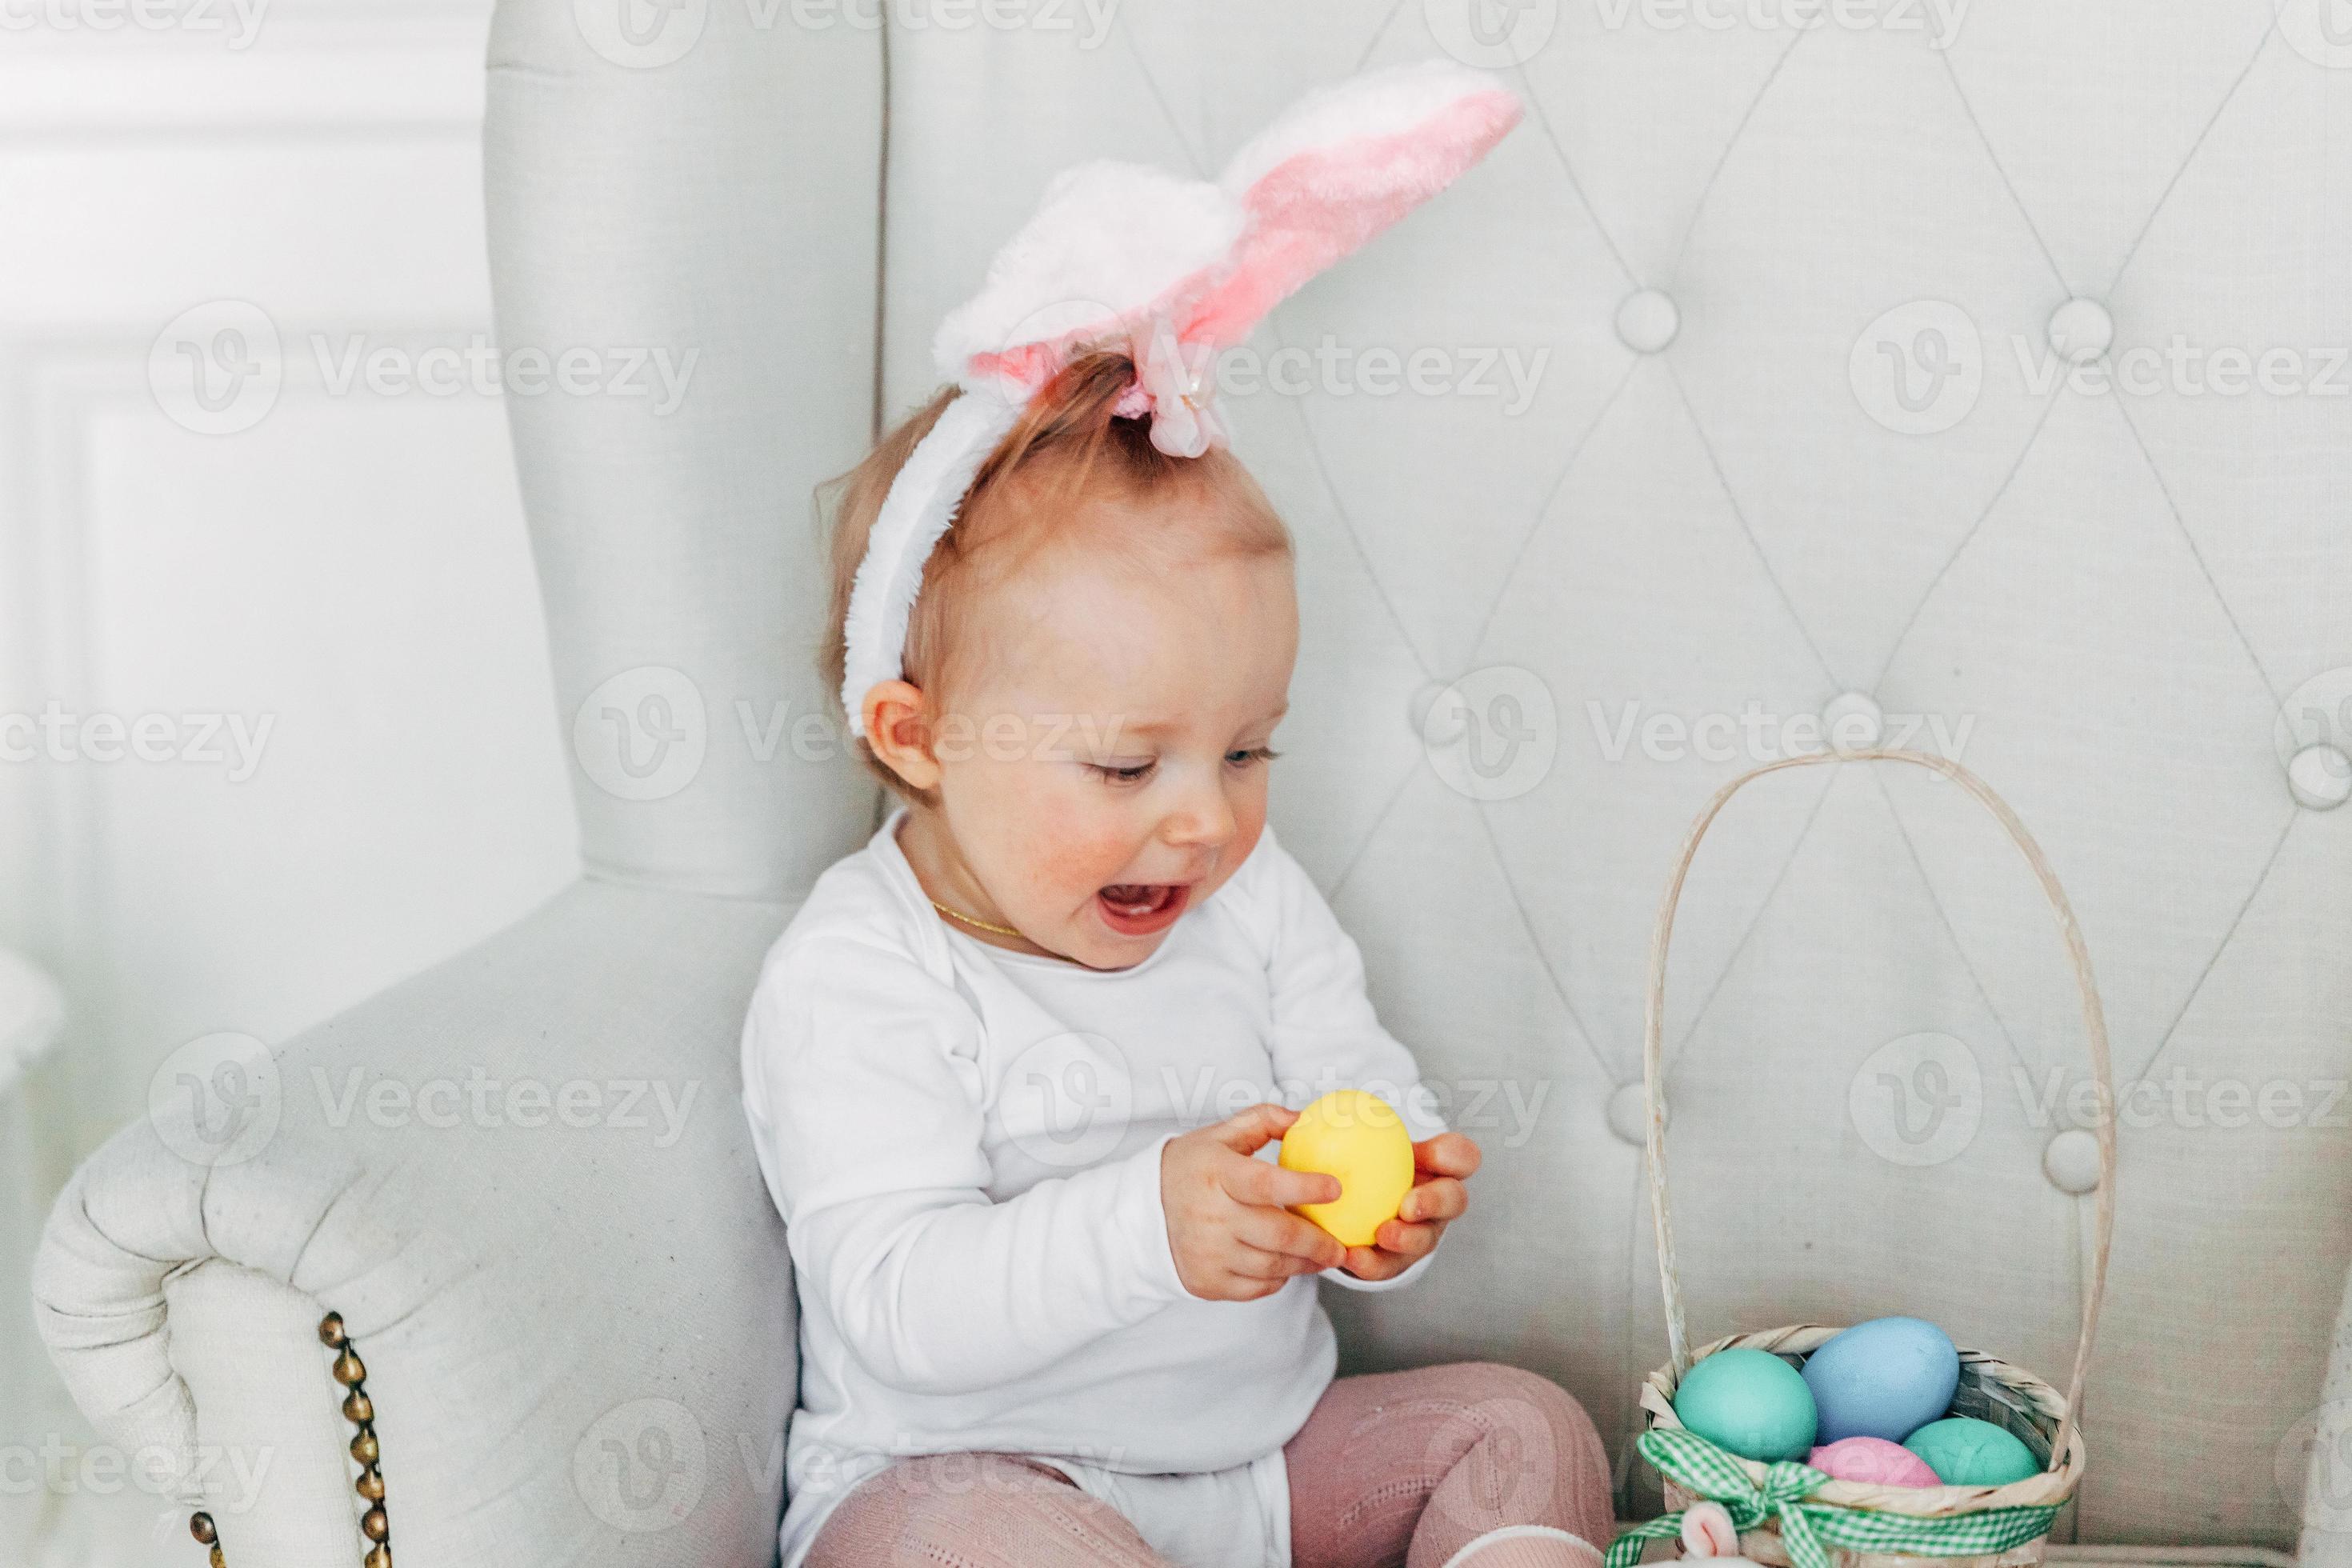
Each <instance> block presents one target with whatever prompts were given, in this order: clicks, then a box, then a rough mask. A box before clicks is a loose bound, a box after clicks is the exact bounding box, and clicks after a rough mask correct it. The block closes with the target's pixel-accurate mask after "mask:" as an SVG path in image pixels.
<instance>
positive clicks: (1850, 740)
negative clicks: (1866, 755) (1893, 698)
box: [1822, 691, 1886, 752]
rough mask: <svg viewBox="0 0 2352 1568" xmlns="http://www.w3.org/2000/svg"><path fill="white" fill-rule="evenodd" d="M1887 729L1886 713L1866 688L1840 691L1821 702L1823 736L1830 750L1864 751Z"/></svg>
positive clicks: (1873, 744) (1876, 742) (1876, 741)
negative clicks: (1882, 711) (1880, 708)
mask: <svg viewBox="0 0 2352 1568" xmlns="http://www.w3.org/2000/svg"><path fill="white" fill-rule="evenodd" d="M1885 731H1886V716H1885V714H1883V713H1881V712H1880V711H1879V710H1878V700H1877V699H1876V698H1874V697H1873V696H1871V695H1870V693H1869V692H1867V691H1841V692H1839V693H1838V694H1837V695H1836V696H1835V697H1832V698H1831V699H1830V700H1828V701H1827V702H1825V703H1823V704H1822V742H1823V743H1825V744H1826V745H1828V746H1829V747H1830V749H1831V750H1832V751H1839V752H1866V751H1869V750H1870V749H1871V748H1872V747H1874V746H1875V745H1877V744H1878V738H1879V737H1880V736H1881V735H1883V734H1885Z"/></svg>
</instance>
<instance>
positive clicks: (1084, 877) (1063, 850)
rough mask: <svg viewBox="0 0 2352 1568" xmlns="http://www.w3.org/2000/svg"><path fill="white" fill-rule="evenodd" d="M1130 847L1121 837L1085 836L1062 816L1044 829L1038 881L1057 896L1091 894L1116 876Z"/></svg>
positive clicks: (1125, 861)
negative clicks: (1074, 893)
mask: <svg viewBox="0 0 2352 1568" xmlns="http://www.w3.org/2000/svg"><path fill="white" fill-rule="evenodd" d="M1131 850H1132V846H1131V845H1130V844H1129V841H1128V840H1127V839H1126V838H1125V837H1118V838H1113V837H1109V836H1108V835H1102V834H1095V835H1088V834H1087V832H1086V831H1085V829H1084V828H1083V827H1081V826H1075V825H1073V824H1071V823H1070V822H1069V820H1068V818H1066V817H1065V818H1062V819H1060V820H1059V821H1058V822H1055V823H1053V824H1050V825H1048V826H1047V827H1046V829H1045V834H1044V847H1043V848H1042V849H1041V850H1040V851H1039V853H1038V856H1037V862H1036V864H1037V871H1038V880H1039V881H1040V882H1041V883H1043V884H1044V885H1045V888H1046V889H1049V890H1051V891H1054V892H1059V893H1069V892H1076V893H1087V894H1091V893H1092V892H1094V891H1095V889H1097V888H1100V887H1102V886H1103V885H1104V884H1105V883H1107V882H1108V881H1110V880H1111V879H1113V878H1114V877H1116V876H1118V872H1119V868H1121V867H1122V866H1124V865H1125V864H1126V863H1127V860H1128V857H1129V854H1130V852H1131Z"/></svg>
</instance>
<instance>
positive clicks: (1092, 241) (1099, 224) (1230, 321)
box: [841, 60, 1522, 737]
mask: <svg viewBox="0 0 2352 1568" xmlns="http://www.w3.org/2000/svg"><path fill="white" fill-rule="evenodd" d="M1521 112H1522V110H1521V105H1520V103H1519V100H1518V98H1517V95H1515V94H1514V93H1513V92H1512V91H1511V90H1510V89H1508V88H1507V87H1505V86H1503V85H1502V84H1501V82H1499V81H1498V80H1497V79H1495V78H1494V77H1492V76H1489V75H1487V74H1486V72H1483V71H1475V70H1472V69H1469V68H1466V67H1463V66H1457V65H1454V64H1452V63H1450V62H1447V61H1443V60H1433V61H1429V62H1427V63H1425V64H1422V65H1417V66H1406V67H1402V68H1397V69H1393V70H1385V71H1376V72H1373V73H1371V74H1370V75H1366V76H1360V77H1357V78H1355V79H1352V80H1349V81H1344V82H1340V83H1339V84H1337V85H1336V86H1333V87H1328V88H1325V89H1321V90H1319V91H1317V92H1314V93H1310V94H1308V95H1307V97H1306V98H1304V99H1302V100H1299V102H1298V103H1297V104H1296V105H1294V106H1293V107H1292V108H1291V110H1290V111H1289V112H1288V113H1286V114H1285V115H1284V116H1283V117H1282V118H1281V119H1279V120H1277V121H1275V123H1274V124H1273V125H1271V126H1269V127H1268V128H1267V129H1266V130H1265V131H1263V132H1260V133H1259V134H1258V135H1257V137H1256V138H1255V140H1253V141H1251V142H1249V143H1248V144H1247V145H1246V146H1244V148H1243V149H1242V150H1241V151H1240V152H1239V153H1236V154H1235V155H1234V161H1233V162H1232V163H1230V164H1229V165H1227V167H1226V169H1225V172H1224V174H1223V177H1222V178H1220V179H1218V180H1217V181H1215V182H1214V183H1211V182H1209V181H1206V180H1190V179H1184V178H1181V177H1180V176H1178V175H1174V174H1167V173H1165V172H1163V171H1161V170H1159V169H1153V168H1149V167H1146V166H1144V165H1141V164H1136V163H1111V162H1108V161H1097V162H1095V163H1081V164H1079V165H1078V166H1077V167H1076V168H1073V169H1068V170H1066V171H1064V172H1063V173H1062V174H1059V175H1058V176H1056V177H1055V180H1054V182H1053V184H1050V185H1048V186H1047V187H1046V189H1045V201H1044V202H1043V204H1042V205H1040V206H1039V207H1038V209H1037V212H1036V214H1035V216H1033V217H1031V218H1030V220H1029V221H1028V223H1027V224H1026V225H1024V226H1023V227H1022V229H1021V231H1020V232H1019V233H1018V234H1015V235H1014V236H1013V238H1012V239H1011V240H1010V241H1009V242H1007V243H1006V245H1005V247H1004V248H1003V250H1000V251H999V252H997V254H996V258H995V259H994V260H993V261H992V262H991V263H989V268H988V278H987V280H986V282H985V283H984V285H983V286H982V289H981V291H980V292H979V293H978V294H977V295H975V296H974V297H973V298H972V299H971V300H967V301H966V302H965V303H964V304H962V305H961V306H959V307H958V308H957V309H956V310H953V311H951V312H950V313H949V315H948V318H947V320H946V321H943V322H941V323H940V331H939V336H938V338H937V339H935V340H934V341H933V342H932V345H931V357H932V359H933V360H934V361H935V362H936V363H937V364H938V367H939V371H940V374H941V375H942V376H944V377H945V378H947V379H948V380H950V381H952V382H954V383H955V384H956V385H957V386H958V387H960V388H961V395H960V396H958V397H957V398H956V399H955V400H954V401H953V402H951V403H950V404H949V405H948V406H947V409H946V411H945V412H944V413H942V414H941V415H940V418H939V422H938V423H937V424H936V425H934V426H932V427H931V429H930V432H929V434H928V435H926V436H925V437H923V438H922V440H921V441H920V442H919V443H918V444H917V446H916V447H915V450H914V451H913V452H912V453H911V454H910V455H909V456H908V459H907V462H906V464H905V466H904V467H902V468H900V469H899V471H898V478H897V479H894V480H893V481H892V482H891V485H890V490H889V494H888V495H887V496H886V497H885V498H884V499H883V502H882V510H881V511H880V513H879V514H878V515H877V517H876V518H875V521H874V530H873V533H872V535H871V536H870V537H869V539H868V541H867V542H866V559H865V560H864V561H863V562H861V563H859V565H858V568H857V576H856V580H855V581H854V582H853V584H851V588H850V597H849V615H848V620H847V624H846V626H845V640H846V642H847V645H848V647H847V655H848V657H847V660H846V667H845V671H844V677H843V680H842V687H841V705H842V708H843V710H845V713H846V714H847V717H848V721H849V730H850V733H851V734H853V735H856V736H859V737H863V736H864V735H865V732H866V731H865V717H864V712H863V709H864V704H865V698H866V692H867V691H869V690H871V689H873V688H874V687H876V686H877V685H879V684H880V683H881V682H883V681H886V680H894V679H898V676H899V675H900V673H901V672H902V661H903V657H904V651H905V647H906V642H907V624H908V618H909V617H910V616H912V615H913V613H914V608H915V597H916V595H917V594H919V592H920V591H921V588H922V584H923V565H924V563H925V562H926V561H928V560H929V558H930V553H931V551H932V549H933V548H934V547H935V546H936V545H937V544H938V543H939V541H940V535H942V534H944V533H945V532H946V531H947V530H948V527H949V525H950V523H951V522H953V521H955V515H956V511H957V510H958V509H959V508H960V507H961V505H962V504H963V499H964V494H965V492H966V491H967V490H969V489H971V482H972V479H973V478H974V477H975V476H976V475H977V474H978V472H979V470H980V467H981V465H982V463H983V462H985V461H986V460H987V458H988V455H989V454H990V453H991V452H992V451H994V450H995V448H996V446H997V443H998V442H1000V441H1001V440H1003V438H1004V437H1005V435H1006V434H1007V433H1008V432H1010V431H1011V430H1012V428H1013V425H1014V423H1015V422H1016V421H1017V420H1018V419H1019V417H1020V416H1021V411H1022V409H1023V407H1024V405H1026V404H1027V403H1028V401H1029V400H1030V399H1031V398H1032V397H1034V396H1035V395H1037V393H1038V392H1039V391H1040V390H1041V389H1042V388H1043V387H1044V386H1045V384H1046V382H1047V381H1049V380H1050V379H1052V377H1053V375H1054V374H1055V372H1056V371H1058V370H1060V369H1061V368H1062V367H1063V366H1064V365H1065V364H1066V363H1069V362H1070V361H1071V360H1072V359H1073V358H1075V357H1076V355H1077V354H1078V353H1080V352H1082V351H1085V350H1090V349H1097V348H1105V347H1108V348H1119V349H1123V350H1125V352H1126V353H1128V354H1129V357H1130V358H1131V359H1132V360H1133V361H1134V363H1135V365H1136V367H1137V368H1136V378H1135V380H1134V382H1133V383H1132V384H1130V385H1129V387H1128V389H1127V392H1126V394H1125V395H1123V396H1122V397H1121V398H1120V400H1119V402H1118V406H1117V412H1118V414H1119V415H1121V416H1125V417H1129V418H1139V417H1142V416H1146V415H1149V416H1150V420H1151V444H1152V445H1153V446H1155V447H1159V448H1160V450H1161V451H1163V452H1166V453H1168V454H1170V455H1171V456H1172V457H1180V458H1197V457H1199V456H1200V455H1201V454H1202V453H1203V452H1205V451H1207V450H1208V449H1209V447H1211V445H1212V444H1214V443H1218V442H1221V441H1223V435H1224V433H1223V427H1222V426H1221V425H1220V424H1219V422H1218V420H1217V417H1216V415H1215V412H1214V410H1213V408H1212V406H1211V405H1210V391H1211V387H1210V384H1209V383H1208V381H1207V380H1206V376H1205V371H1206V369H1207V366H1208V364H1209V360H1210V356H1211V355H1213V354H1214V353H1217V352H1218V351H1219V350H1222V349H1226V348H1230V347H1232V346H1234V344H1237V343H1239V342H1242V341H1243V340H1244V339H1245V338H1247V337H1248V336H1249V333H1250V331H1251V329H1252V328H1254V327H1255V326H1256V325H1257V323H1258V322H1259V321H1260V320H1262V319H1263V318H1264V317H1265V313H1266V312H1267V311H1268V310H1272V309H1273V308H1274V307H1275V306H1276V305H1277V304H1279V303H1281V302H1282V300H1285V299H1286V298H1288V297H1289V296H1290V294H1292V293H1293V292H1294V291H1295V290H1297V289H1298V287H1299V286H1300V285H1301V284H1303V283H1305V282H1306V281H1307V279H1310V278H1312V277H1314V276H1315V274H1317V273H1318V272H1320V271H1322V270H1323V269H1324V268H1327V267H1329V266H1330V265H1331V264H1332V263H1333V262H1335V261H1338V260H1339V258H1341V257H1343V256H1346V255H1348V254H1349V252H1351V251H1353V250H1355V249H1357V248H1358V247H1360V246H1362V245H1363V244H1364V243H1365V242H1366V241H1367V240H1370V238H1371V237H1373V236H1374V235H1377V234H1379V233H1380V232H1381V230H1382V229H1384V228H1387V227H1388V226H1390V225H1391V224H1392V223H1394V222H1396V221H1397V219H1399V218H1401V217H1402V216H1404V215H1405V214H1406V213H1408V212H1410V211H1412V209H1413V208H1414V207H1416V206H1418V205H1421V204H1422V203H1423V202H1424V201H1427V200H1428V199H1429V198H1430V197H1431V196H1433V195H1436V194H1437V193H1438V192H1439V191H1442V190H1444V188H1445V187H1446V186H1447V185H1448V184H1452V183H1453V182H1454V178H1455V177H1456V176H1458V175H1459V174H1461V173H1462V172H1463V171H1464V170H1465V169H1467V168H1469V167H1470V165H1471V164H1473V163H1476V162H1477V161H1478V160H1479V159H1480V158H1481V157H1483V156H1485V155H1486V150H1487V149H1488V148H1490V147H1492V146H1493V145H1494V144H1495V143H1496V142H1498V141H1500V140H1501V139H1502V138H1503V136H1504V134H1505V133H1506V132H1508V131H1509V130H1510V129H1511V127H1512V126H1514V125H1516V124H1517V123H1518V121H1519V116H1520V113H1521Z"/></svg>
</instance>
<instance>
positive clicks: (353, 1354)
mask: <svg viewBox="0 0 2352 1568" xmlns="http://www.w3.org/2000/svg"><path fill="white" fill-rule="evenodd" d="M319 1342H320V1343H321V1344H323V1345H325V1346H326V1347H327V1348H328V1349H329V1350H331V1351H333V1352H335V1362H334V1366H333V1369H332V1370H333V1373H334V1378H335V1381H336V1382H337V1383H339V1384H341V1385H342V1386H343V1387H345V1388H347V1389H349V1390H350V1391H351V1392H350V1393H348V1394H344V1395H343V1419H345V1420H346V1421H349V1422H350V1423H351V1424H352V1426H355V1427H357V1428H359V1430H358V1432H357V1433H356V1434H355V1435H354V1436H352V1458H354V1459H356V1460H357V1461H359V1466H360V1476H359V1479H358V1480H356V1481H354V1482H352V1486H353V1488H354V1489H356V1490H357V1491H358V1492H359V1494H360V1496H362V1498H365V1499H366V1500H368V1503H369V1504H370V1507H369V1509H368V1510H367V1512H366V1513H365V1514H363V1515H362V1516H361V1518H360V1532H361V1533H362V1534H363V1535H365V1536H366V1537H367V1538H368V1540H370V1541H371V1542H374V1544H373V1545H372V1546H370V1547H369V1548H368V1552H367V1555H366V1556H365V1557H364V1558H362V1560H361V1562H362V1568H392V1544H391V1542H392V1518H391V1516H390V1515H389V1514H387V1513H386V1512H385V1511H384V1507H383V1471H382V1470H381V1469H379V1468H377V1465H378V1463H379V1462H380V1461H381V1460H382V1459H383V1444H381V1443H379V1442H378V1441H377V1440H376V1436H375V1401H373V1400H372V1399H370V1398H369V1397H368V1394H367V1363H365V1362H363V1361H362V1360H360V1354H359V1352H357V1351H355V1350H353V1349H352V1342H351V1336H349V1335H348V1334H346V1333H344V1332H343V1317H342V1314H341V1313H340V1312H330V1313H328V1314H327V1315H326V1316H325V1317H324V1318H322V1319H320V1321H319Z"/></svg>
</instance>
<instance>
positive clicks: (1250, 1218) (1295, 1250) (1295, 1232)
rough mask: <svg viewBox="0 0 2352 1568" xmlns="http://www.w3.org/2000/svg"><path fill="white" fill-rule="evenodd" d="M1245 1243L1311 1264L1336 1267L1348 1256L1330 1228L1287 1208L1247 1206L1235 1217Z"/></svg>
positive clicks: (1236, 1234) (1238, 1235)
mask: <svg viewBox="0 0 2352 1568" xmlns="http://www.w3.org/2000/svg"><path fill="white" fill-rule="evenodd" d="M1234 1238H1235V1239H1236V1240H1238V1241H1240V1242H1241V1243H1242V1244H1243V1245H1244V1246H1246V1247H1257V1248H1260V1249H1262V1250H1264V1251H1266V1252H1272V1253H1279V1254H1282V1255H1283V1256H1285V1257H1288V1258H1298V1259H1300V1260H1301V1261H1302V1262H1304V1263H1305V1264H1306V1266H1307V1268H1338V1267H1339V1263H1340V1261H1341V1259H1342V1258H1345V1257H1346V1256H1347V1248H1345V1247H1341V1246H1340V1245H1339V1241H1338V1239H1337V1238H1336V1237H1333V1236H1332V1235H1331V1233H1330V1232H1328V1231H1327V1230H1325V1229H1323V1228H1322V1227H1321V1226H1318V1225H1313V1224H1310V1223H1309V1222H1307V1221H1306V1220H1303V1219H1301V1218H1299V1217H1298V1216H1297V1215H1295V1214H1292V1213H1290V1212H1288V1211H1287V1210H1285V1209H1276V1208H1245V1209H1244V1210H1242V1211H1241V1214H1240V1215H1239V1216H1238V1217H1237V1218H1236V1219H1235V1220H1234Z"/></svg>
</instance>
